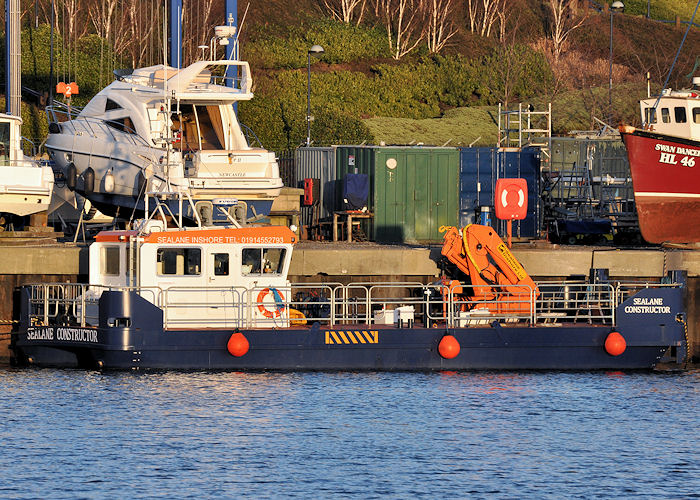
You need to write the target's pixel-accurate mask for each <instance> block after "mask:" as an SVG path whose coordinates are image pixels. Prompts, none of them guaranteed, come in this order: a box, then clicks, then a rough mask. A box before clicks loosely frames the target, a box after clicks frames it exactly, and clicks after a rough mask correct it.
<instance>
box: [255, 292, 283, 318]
mask: <svg viewBox="0 0 700 500" xmlns="http://www.w3.org/2000/svg"><path fill="white" fill-rule="evenodd" d="M268 293H272V298H273V299H275V310H274V311H270V310H269V309H268V308H267V307H265V305H264V304H263V300H264V299H265V296H266V295H267V294H268ZM278 296H279V297H278ZM283 300H284V296H283V295H282V292H280V291H279V290H277V289H276V288H272V289H270V288H263V289H262V290H260V293H259V294H258V310H259V311H260V314H262V315H263V316H265V317H266V318H270V319H272V318H275V317H276V318H279V317H280V316H282V312H283V311H284V307H285V306H284V302H282V301H283Z"/></svg>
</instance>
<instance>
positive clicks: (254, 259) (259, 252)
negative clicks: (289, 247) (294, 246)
mask: <svg viewBox="0 0 700 500" xmlns="http://www.w3.org/2000/svg"><path fill="white" fill-rule="evenodd" d="M285 254H286V250H285V249H284V248H244V249H243V252H242V254H241V257H242V267H241V274H242V275H243V276H248V275H251V274H282V272H283V271H284V256H285Z"/></svg>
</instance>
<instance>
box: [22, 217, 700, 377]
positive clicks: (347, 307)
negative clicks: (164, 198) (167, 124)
mask: <svg viewBox="0 0 700 500" xmlns="http://www.w3.org/2000/svg"><path fill="white" fill-rule="evenodd" d="M295 243H296V236H295V234H294V233H293V232H292V231H291V230H290V229H289V228H286V227H273V226H260V227H253V226H247V227H240V226H236V225H230V226H227V227H194V228H187V227H175V228H168V227H167V225H166V223H165V220H158V219H155V218H152V219H150V220H148V221H145V222H144V221H142V222H141V224H140V226H139V227H137V228H135V229H133V230H129V231H126V230H125V231H107V232H102V233H100V234H99V235H98V236H97V238H96V241H95V242H94V243H93V244H92V245H91V246H90V250H89V254H90V255H89V257H90V271H89V275H90V283H89V284H76V283H63V284H56V283H42V284H33V285H27V286H24V287H22V288H21V293H20V296H21V315H20V326H19V329H18V332H17V333H16V334H14V335H13V339H12V343H11V348H12V349H13V351H14V356H15V361H16V362H17V363H18V364H20V365H36V366H57V367H79V368H87V369H124V370H147V369H215V370H468V369H498V370H500V369H505V370H516V369H553V370H591V369H616V370H617V369H651V368H652V367H654V366H655V364H656V363H657V362H658V361H659V360H660V359H661V358H662V356H664V354H665V353H666V352H667V351H668V350H669V348H672V349H674V350H675V351H676V354H677V355H678V357H679V358H680V357H682V353H683V352H684V350H683V348H682V346H683V345H684V342H685V343H686V345H687V341H686V339H684V322H685V312H684V310H683V293H684V288H685V287H684V274H683V273H682V272H676V273H673V274H672V275H671V276H670V278H671V279H668V280H665V281H666V282H664V283H661V282H660V283H654V284H652V283H647V282H612V281H610V280H608V279H607V275H606V273H605V272H604V271H603V270H597V271H596V272H595V273H592V275H591V277H590V278H587V279H582V280H574V281H561V282H545V283H535V282H534V281H532V280H531V279H530V278H529V276H527V273H526V272H525V270H524V269H523V268H522V266H521V265H520V264H519V263H518V262H517V260H516V259H515V257H514V256H513V255H512V254H511V252H510V251H509V250H508V248H507V247H506V246H505V245H504V244H503V242H502V241H501V240H500V238H499V237H498V235H496V234H495V232H494V230H493V229H492V228H490V227H488V226H477V225H471V226H468V227H466V228H463V229H457V228H448V232H447V233H446V235H445V243H444V246H443V249H442V253H443V255H444V256H445V257H444V258H445V260H446V262H447V264H449V265H447V266H446V269H450V270H451V271H452V274H453V275H452V276H450V277H447V276H445V277H443V278H442V279H440V280H439V281H437V282H435V283H421V282H401V283H398V282H386V283H360V282H358V283H331V282H320V283H291V282H290V281H289V280H288V273H289V267H290V262H291V259H292V252H293V250H294V245H295ZM465 270H466V271H467V272H465ZM467 273H471V276H468V275H467ZM455 278H458V279H459V280H458V279H455ZM460 280H461V281H460Z"/></svg>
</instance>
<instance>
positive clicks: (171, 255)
mask: <svg viewBox="0 0 700 500" xmlns="http://www.w3.org/2000/svg"><path fill="white" fill-rule="evenodd" d="M157 269H158V274H159V275H175V276H199V275H200V274H201V272H202V271H201V269H202V251H201V249H199V248H159V249H158V253H157Z"/></svg>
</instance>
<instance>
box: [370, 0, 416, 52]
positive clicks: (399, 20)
mask: <svg viewBox="0 0 700 500" xmlns="http://www.w3.org/2000/svg"><path fill="white" fill-rule="evenodd" d="M375 1H376V3H375V6H374V10H375V13H376V14H377V17H379V18H380V19H381V20H382V22H383V23H384V27H385V28H386V32H387V37H388V41H389V49H391V52H392V57H393V58H394V59H396V60H399V59H401V58H402V57H403V56H405V55H406V54H408V53H409V52H411V51H412V50H414V49H415V48H416V47H418V45H419V44H420V42H421V41H422V40H423V37H424V36H425V32H424V30H422V29H421V26H420V25H421V23H422V21H423V19H422V16H421V12H422V11H424V9H423V8H422V4H423V1H424V0H375Z"/></svg>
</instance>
